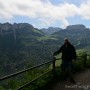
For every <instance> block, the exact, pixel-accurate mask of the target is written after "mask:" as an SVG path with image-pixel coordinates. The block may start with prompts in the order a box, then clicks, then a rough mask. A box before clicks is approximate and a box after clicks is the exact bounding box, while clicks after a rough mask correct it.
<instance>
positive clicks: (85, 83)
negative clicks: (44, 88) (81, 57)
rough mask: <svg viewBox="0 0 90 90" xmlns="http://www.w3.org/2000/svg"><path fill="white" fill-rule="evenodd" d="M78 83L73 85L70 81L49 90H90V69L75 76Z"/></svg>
mask: <svg viewBox="0 0 90 90" xmlns="http://www.w3.org/2000/svg"><path fill="white" fill-rule="evenodd" d="M74 79H75V81H76V82H77V83H76V84H72V83H71V82H70V81H69V80H67V81H61V82H58V83H56V84H54V85H52V86H51V87H50V88H49V90H90V69H88V70H85V71H84V72H80V73H77V74H75V75H74Z"/></svg>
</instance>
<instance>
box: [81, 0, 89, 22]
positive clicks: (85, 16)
mask: <svg viewBox="0 0 90 90" xmlns="http://www.w3.org/2000/svg"><path fill="white" fill-rule="evenodd" d="M79 15H80V16H82V18H83V19H87V20H90V0H86V2H84V3H82V4H81V5H80V8H79Z"/></svg>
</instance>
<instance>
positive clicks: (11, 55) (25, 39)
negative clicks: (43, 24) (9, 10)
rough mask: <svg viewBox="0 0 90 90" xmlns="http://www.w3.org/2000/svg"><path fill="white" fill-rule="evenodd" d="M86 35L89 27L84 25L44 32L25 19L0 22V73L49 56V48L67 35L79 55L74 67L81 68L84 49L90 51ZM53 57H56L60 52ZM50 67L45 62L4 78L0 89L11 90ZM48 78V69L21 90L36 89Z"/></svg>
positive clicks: (27, 65)
mask: <svg viewBox="0 0 90 90" xmlns="http://www.w3.org/2000/svg"><path fill="white" fill-rule="evenodd" d="M4 27H6V28H4ZM54 30H55V29H54ZM85 34H86V36H87V37H86V36H85ZM89 35H90V31H89V30H88V29H85V30H81V29H80V30H73V31H72V30H61V31H58V32H56V33H53V34H51V35H46V34H44V33H43V32H42V31H40V30H38V29H36V28H34V27H33V26H32V25H29V24H26V23H24V24H22V23H21V24H15V25H11V24H9V23H6V24H0V77H2V76H6V75H9V74H11V73H15V72H17V71H20V70H23V69H27V68H28V67H32V66H34V65H37V64H40V63H43V62H46V61H50V60H52V59H53V57H52V55H53V52H55V51H56V50H57V49H58V48H59V47H60V46H61V45H62V44H63V39H64V38H65V37H67V38H69V39H70V41H71V42H72V44H73V45H74V46H75V47H76V49H77V55H81V56H82V58H77V61H76V62H74V64H75V67H76V68H75V69H76V70H79V68H80V69H84V67H83V65H82V64H83V62H84V59H83V58H84V55H85V52H86V51H88V52H87V53H88V54H90V42H89V41H90V36H89ZM56 58H57V59H58V58H60V55H58V56H57V57H56ZM87 58H88V60H87V67H90V57H89V56H88V57H87ZM60 63H61V60H58V61H56V66H57V67H58V66H60ZM51 67H52V65H47V66H45V67H41V68H38V69H36V70H32V71H30V72H26V73H24V74H22V75H19V76H16V77H13V78H11V79H7V80H6V81H3V82H2V83H1V86H0V90H9V89H10V88H11V90H14V89H16V88H18V87H19V86H20V85H23V84H25V83H26V82H28V81H29V80H32V79H33V78H35V77H37V76H39V75H41V74H43V73H44V72H46V70H50V69H51ZM56 73H57V74H58V73H59V74H60V69H59V68H57V69H56ZM51 80H52V73H49V74H48V75H46V76H45V77H42V78H40V79H39V80H37V81H36V82H35V83H33V84H32V85H31V86H30V87H28V88H25V90H34V89H37V88H39V89H38V90H40V87H41V86H44V85H45V83H47V82H48V81H51ZM34 87H35V88H34Z"/></svg>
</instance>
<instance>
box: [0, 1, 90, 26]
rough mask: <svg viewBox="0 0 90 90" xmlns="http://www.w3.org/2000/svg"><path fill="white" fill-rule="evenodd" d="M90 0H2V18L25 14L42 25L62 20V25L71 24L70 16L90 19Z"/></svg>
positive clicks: (7, 18)
mask: <svg viewBox="0 0 90 90" xmlns="http://www.w3.org/2000/svg"><path fill="white" fill-rule="evenodd" d="M89 11H90V0H86V2H84V3H81V5H80V7H77V6H76V5H75V4H70V3H67V2H65V3H62V4H58V5H54V4H52V3H51V2H50V1H49V0H0V18H2V19H5V20H11V19H12V18H14V17H15V16H25V17H28V18H34V19H36V20H38V21H39V22H40V23H41V24H42V25H50V24H52V23H54V22H56V21H60V22H62V27H63V28H65V27H66V26H67V25H69V22H68V20H67V18H68V17H74V16H75V15H80V16H81V17H82V18H84V19H90V12H89Z"/></svg>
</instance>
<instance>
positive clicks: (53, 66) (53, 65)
mask: <svg viewBox="0 0 90 90" xmlns="http://www.w3.org/2000/svg"><path fill="white" fill-rule="evenodd" d="M55 60H56V58H55V57H54V56H53V64H52V69H53V75H54V76H55Z"/></svg>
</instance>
